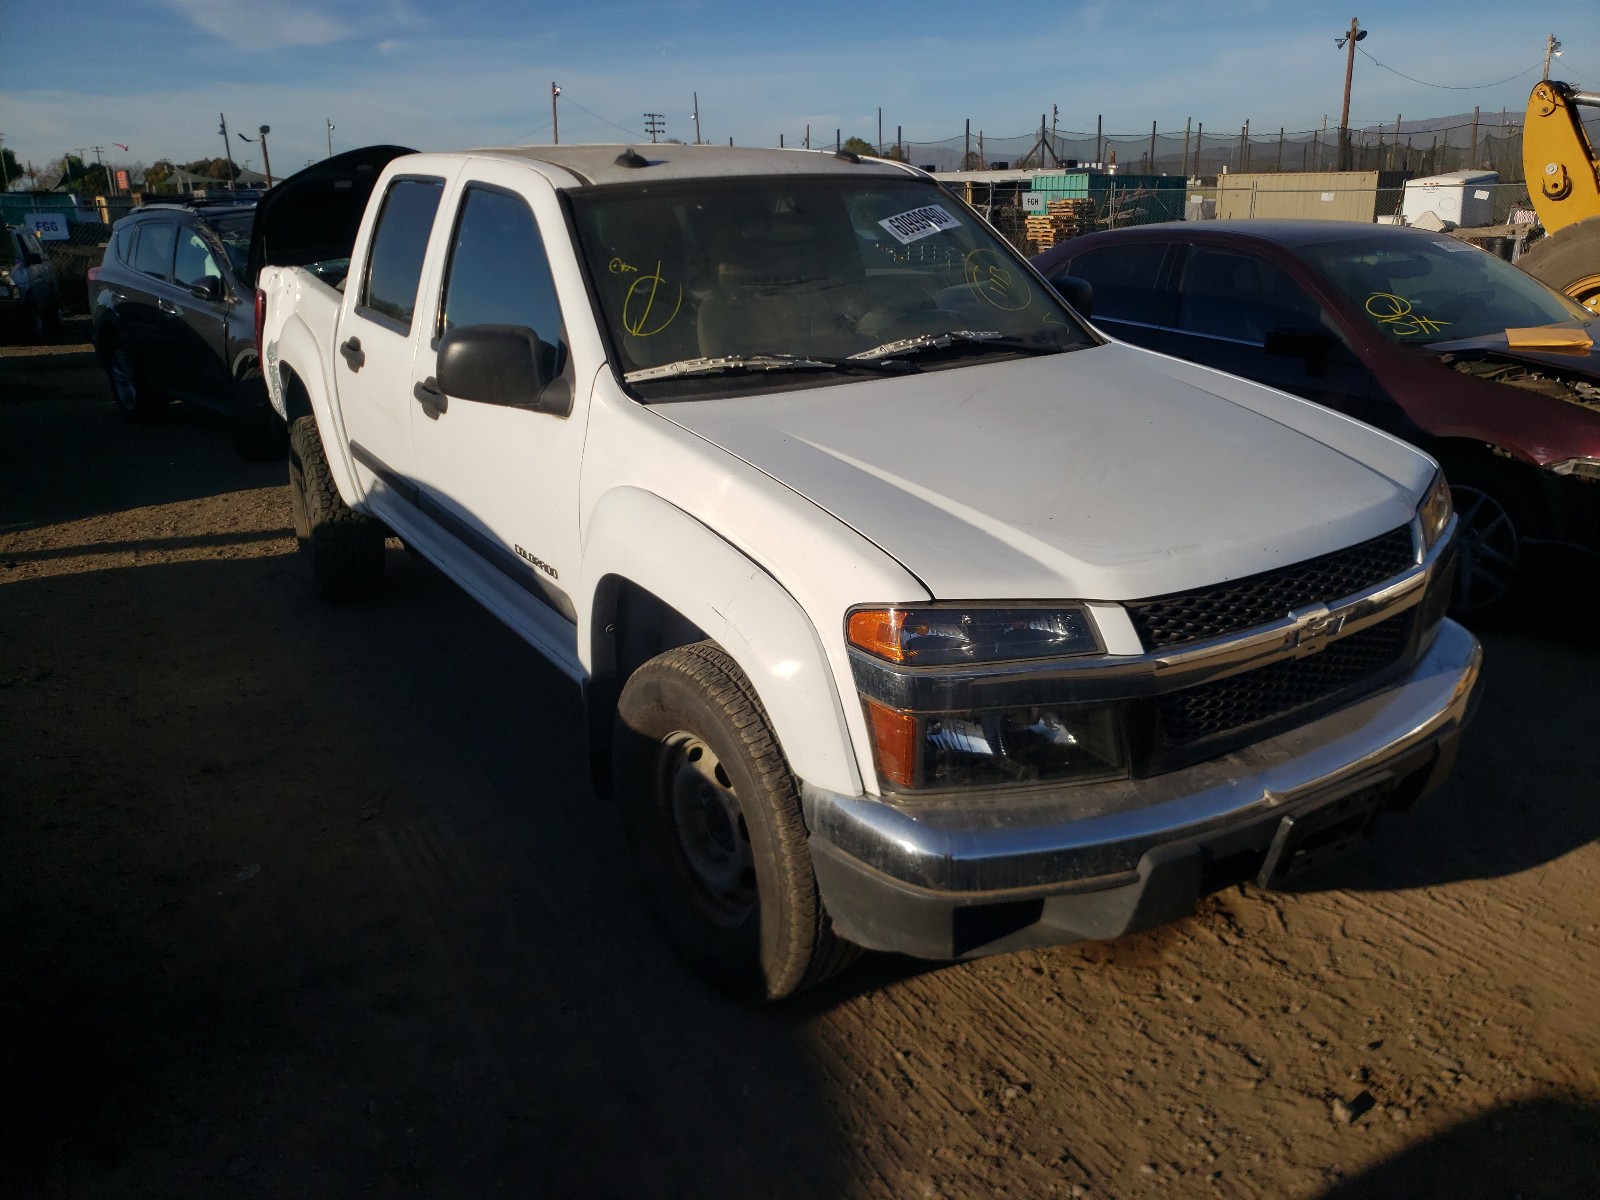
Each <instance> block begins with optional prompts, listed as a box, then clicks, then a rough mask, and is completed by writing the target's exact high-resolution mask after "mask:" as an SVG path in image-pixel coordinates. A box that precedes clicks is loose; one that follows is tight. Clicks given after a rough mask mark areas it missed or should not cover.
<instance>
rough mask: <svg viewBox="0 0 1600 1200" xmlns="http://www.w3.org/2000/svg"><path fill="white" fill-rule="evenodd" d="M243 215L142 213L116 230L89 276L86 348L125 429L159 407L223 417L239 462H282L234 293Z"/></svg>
mask: <svg viewBox="0 0 1600 1200" xmlns="http://www.w3.org/2000/svg"><path fill="white" fill-rule="evenodd" d="M254 213H255V209H254V207H253V206H251V205H238V204H231V205H223V206H216V207H207V208H188V207H184V206H182V205H178V204H147V205H145V206H144V207H143V208H140V209H139V210H138V211H136V212H134V213H133V214H132V215H130V216H127V217H124V218H123V219H122V220H120V221H118V222H117V224H116V226H115V228H114V229H113V230H112V232H111V241H110V244H109V245H108V246H107V247H106V253H105V259H104V261H102V262H101V264H100V265H99V266H98V267H96V268H95V269H94V270H92V271H91V272H90V273H89V304H90V310H91V312H92V313H93V314H94V344H95V348H96V350H98V351H99V354H100V361H101V362H102V363H103V364H104V366H105V369H106V374H107V375H109V376H110V379H111V397H112V399H113V400H114V401H115V402H116V405H117V408H118V409H120V410H121V412H122V414H123V415H124V416H125V417H127V418H128V419H129V420H134V421H141V420H147V419H149V418H151V417H154V416H156V415H157V414H158V413H159V412H160V411H161V409H162V408H164V407H165V405H166V402H167V401H168V400H169V399H175V400H185V401H188V402H190V403H193V404H199V405H202V406H204V407H206V408H210V409H215V410H217V411H219V412H222V413H226V414H227V415H228V416H230V417H231V418H232V420H233V436H234V445H235V446H236V447H237V448H238V450H239V453H240V454H242V455H243V456H244V457H246V458H271V457H274V456H276V455H278V454H281V453H283V449H284V444H285V443H284V435H283V429H282V424H281V422H279V421H278V420H277V419H276V414H274V413H273V412H272V409H271V407H270V406H269V405H268V404H267V400H266V388H265V386H264V385H263V383H262V380H261V372H260V369H259V367H258V365H257V362H256V341H255V338H256V327H255V292H254V290H253V289H251V288H249V287H246V286H245V285H244V283H243V279H244V270H245V263H246V260H247V258H248V256H249V249H250V222H251V219H252V218H253V216H254Z"/></svg>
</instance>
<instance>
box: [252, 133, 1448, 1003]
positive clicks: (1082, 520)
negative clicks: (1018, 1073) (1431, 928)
mask: <svg viewBox="0 0 1600 1200" xmlns="http://www.w3.org/2000/svg"><path fill="white" fill-rule="evenodd" d="M369 196H370V201H369ZM252 255H253V259H254V267H255V270H256V271H257V272H258V275H259V281H258V285H259V294H258V299H257V303H258V312H259V316H260V320H259V322H258V328H259V329H260V333H261V338H262V347H261V361H262V363H263V365H264V372H265V375H266V377H267V381H268V386H269V389H270V393H271V398H272V403H273V405H274V406H275V408H276V409H277V411H278V412H279V414H281V416H282V417H283V418H284V420H285V421H287V422H288V425H289V429H290V433H291V445H292V453H291V460H290V488H291V493H292V499H293V503H294V514H295V529H296V533H297V535H298V537H299V544H300V552H301V554H302V555H303V556H304V558H305V560H306V562H307V564H308V566H309V568H310V573H311V578H312V580H313V582H314V586H315V589H316V591H317V592H319V593H320V594H321V595H322V596H324V597H326V598H328V599H332V600H349V599H355V598H359V597H362V596H366V595H368V594H370V593H371V592H372V591H373V590H374V589H375V588H377V587H379V586H380V584H381V580H382V574H383V570H384V539H385V538H386V537H389V536H393V537H396V538H399V539H401V540H402V541H403V542H404V543H405V544H406V545H407V546H408V547H410V548H411V549H413V550H415V551H416V552H417V553H419V554H421V555H422V556H424V557H425V558H427V559H429V560H431V561H432V562H433V563H435V564H436V565H437V566H438V567H439V568H440V569H441V570H442V571H444V572H445V574H447V575H448V576H449V577H450V578H451V579H453V580H455V581H456V582H457V583H458V584H459V585H460V586H461V587H463V588H465V589H466V590H467V591H468V592H469V593H470V594H472V595H473V596H474V597H476V598H477V599H478V600H479V601H481V602H482V603H483V604H484V605H485V606H486V607H488V608H489V609H490V610H491V611H492V612H493V613H494V614H495V615H496V616H498V617H499V618H500V619H501V620H503V621H505V622H506V623H507V624H508V625H510V626H511V627H512V628H513V629H514V630H515V631H516V632H517V633H518V634H520V635H521V636H522V637H523V638H524V639H526V640H527V641H528V642H529V643H530V644H531V645H533V646H534V647H536V648H537V649H538V650H539V651H540V652H541V653H542V654H544V655H545V656H546V657H548V658H549V660H550V661H551V662H552V663H554V664H555V665H556V666H557V667H558V668H559V669H560V670H562V671H564V672H565V673H566V674H568V675H569V676H571V677H572V678H573V679H574V680H576V681H578V682H579V683H580V684H581V687H582V695H583V697H584V704H585V706H586V709H587V723H586V727H587V731H588V737H589V748H590V757H591V763H592V766H593V772H594V776H595V781H596V785H597V790H598V791H599V792H600V793H601V794H612V795H615V796H616V797H617V799H618V800H619V802H620V803H621V804H622V805H623V810H624V814H625V817H626V827H627V829H628V831H629V837H630V841H631V843H632V846H633V849H634V851H635V856H636V860H637V864H638V869H639V871H640V872H641V875H642V879H643V881H644V884H645V887H646V889H647V892H648V894H649V895H650V896H651V898H652V907H653V908H654V909H655V911H656V912H657V914H658V916H659V918H660V920H661V922H662V924H663V925H664V927H665V929H666V931H667V932H668V934H669V935H670V937H671V938H672V940H673V942H674V943H675V944H676V945H677V947H678V948H679V949H680V950H681V951H682V952H683V953H684V955H685V956H686V957H687V958H688V959H689V960H690V961H691V962H693V963H694V964H695V965H697V966H698V967H699V968H700V969H701V970H703V971H704V972H705V973H706V974H707V975H709V976H710V977H711V978H712V979H713V980H714V981H716V982H717V983H719V984H720V985H722V986H723V987H724V988H726V989H728V990H729V991H732V992H734V993H736V994H739V995H743V996H747V997H752V998H757V999H761V998H767V999H773V998H778V997H782V996H785V995H787V994H789V993H791V992H793V991H795V990H796V989H798V988H801V987H804V986H806V985H807V984H810V983H813V982H816V981H818V980H820V979H822V978H824V977H826V976H827V975H828V974H830V973H832V972H833V971H835V970H837V969H838V968H839V967H841V966H842V965H844V964H845V963H847V962H848V961H849V960H850V959H851V958H852V957H853V956H854V955H855V953H856V950H857V948H858V947H869V948H873V949H883V950H894V951H903V952H905V953H908V954H913V955H920V956H923V957H928V958H965V957H972V956H977V955H982V954H989V953H994V952H997V951H1004V950H1010V949H1015V948H1020V947H1029V946H1040V945H1047V944H1051V943H1056V942H1064V941H1071V940H1075V939H1082V938H1109V937H1114V936H1116V935H1118V934H1121V933H1125V932H1128V931H1131V930H1137V929H1144V928H1148V927H1150V926H1153V925H1156V924H1159V923H1162V922H1166V921H1170V920H1172V919H1174V918H1177V917H1180V916H1182V915H1184V914H1186V913H1188V912H1190V911H1192V910H1193V908H1194V905H1195V903H1196V900H1197V898H1198V897H1200V896H1203V895H1205V894H1207V893H1208V892H1210V891H1214V890H1216V889H1218V888H1221V887H1224V886H1228V885H1230V884H1234V883H1238V882H1240V881H1244V880H1256V881H1259V882H1260V883H1261V884H1263V885H1270V884H1272V883H1273V882H1275V881H1278V880H1281V879H1282V878H1284V877H1286V876H1289V875H1292V874H1294V873H1295V872H1297V871H1299V870H1301V869H1303V868H1304V867H1306V866H1307V865H1309V864H1311V863H1314V862H1316V861H1318V860H1320V859H1321V858H1323V857H1325V856H1326V855H1327V854H1328V853H1330V852H1332V851H1335V850H1337V849H1339V848H1341V847H1342V846H1344V845H1346V844H1347V843H1349V842H1351V841H1352V840H1355V839H1356V838H1358V837H1361V836H1363V835H1364V834H1365V833H1366V832H1367V831H1368V830H1369V829H1370V828H1371V826H1372V823H1373V821H1374V820H1375V819H1376V818H1377V816H1378V815H1379V814H1381V813H1383V812H1384V811H1386V810H1389V809H1393V808H1397V807H1403V806H1405V805H1408V804H1410V803H1412V802H1413V801H1415V800H1416V799H1417V798H1418V797H1419V796H1421V795H1423V794H1424V793H1426V792H1428V791H1429V790H1431V789H1433V788H1434V787H1436V786H1437V785H1438V784H1439V783H1440V782H1441V781H1442V780H1443V779H1444V777H1445V775H1446V774H1447V773H1448V771H1449V768H1450V765H1451V762H1452V760H1453V757H1454V752H1455V748H1456V743H1457V739H1458V736H1459V734H1460V732H1461V730H1462V728H1463V726H1464V725H1465V723H1466V721H1467V719H1468V716H1469V714H1470V711H1471V708H1472V704H1473V700H1474V698H1475V692H1476V686H1477V681H1478V672H1479V662H1480V651H1479V647H1478V644H1477V642H1476V641H1475V640H1474V639H1473V638H1472V636H1471V635H1470V634H1468V633H1467V632H1466V631H1464V630H1463V629H1461V628H1460V627H1459V626H1458V625H1456V624H1454V623H1452V622H1451V621H1449V620H1447V619H1445V618H1444V616H1443V613H1444V609H1445V604H1446V601H1447V598H1448V596H1449V592H1450V586H1449V584H1450V580H1449V576H1450V571H1451V565H1452V550H1451V543H1452V537H1453V534H1454V529H1455V518H1454V515H1453V514H1452V512H1451V510H1450V503H1449V492H1448V490H1447V489H1446V487H1445V484H1444V481H1443V479H1442V478H1441V476H1440V473H1439V470H1438V468H1437V466H1436V464H1435V463H1434V462H1433V461H1432V460H1430V459H1429V458H1428V457H1427V456H1426V455H1424V454H1421V453H1419V452H1418V451H1416V450H1414V449H1412V448H1411V447H1409V446H1407V445H1405V444H1403V443H1402V442H1400V441H1397V440H1396V439H1394V438H1392V437H1389V436H1387V435H1385V434H1382V433H1379V432H1377V431H1375V430H1373V429H1371V428H1369V427H1367V426H1365V425H1363V424H1360V423H1358V422H1355V421H1352V420H1349V419H1347V418H1345V417H1342V416H1340V415H1337V414H1335V413H1333V412H1330V411H1328V410H1327V409H1324V408H1320V407H1317V406H1316V405H1313V404H1310V403H1307V402H1304V401H1301V400H1298V399H1295V398H1293V397H1290V396H1287V395H1283V394H1281V393H1279V392H1276V391H1272V390H1270V389H1268V388H1264V387H1260V386H1257V385H1255V384H1251V383H1247V382H1244V381H1242V380H1239V379H1236V378H1233V377H1231V376H1228V375H1224V374H1221V373H1219V372H1216V371H1212V370H1207V369H1205V368H1201V367H1196V366H1191V365H1188V364H1185V363H1182V362H1178V361H1176V360H1173V359H1170V358H1166V357H1163V356H1160V355H1156V354H1152V353H1148V352H1146V351H1143V350H1138V349H1135V348H1132V347H1130V346H1127V345H1124V344H1121V343H1118V342H1115V341H1112V340H1109V339H1107V338H1106V337H1105V336H1104V335H1102V334H1100V333H1099V332H1097V331H1096V330H1095V329H1094V328H1093V327H1092V326H1090V325H1089V324H1087V323H1086V322H1085V321H1084V319H1082V318H1081V317H1080V316H1079V315H1078V314H1077V312H1075V311H1074V310H1073V309H1072V308H1070V307H1069V306H1068V305H1067V303H1065V302H1064V301H1063V299H1062V298H1061V295H1062V294H1067V295H1071V296H1074V297H1075V298H1077V300H1078V301H1079V303H1080V305H1081V306H1083V307H1087V306H1088V304H1089V302H1090V297H1089V296H1088V295H1087V294H1086V291H1085V289H1083V288H1080V287H1077V286H1075V284H1074V282H1073V281H1070V280H1059V281H1056V282H1057V285H1058V287H1059V289H1060V292H1059V293H1058V290H1057V289H1056V288H1053V287H1052V286H1050V285H1048V284H1047V282H1046V281H1045V280H1043V279H1042V278H1040V277H1039V276H1038V275H1037V274H1035V273H1034V272H1033V270H1032V269H1031V268H1030V267H1029V266H1028V265H1027V264H1026V263H1025V262H1024V261H1023V260H1021V259H1020V258H1019V257H1018V256H1017V255H1016V254H1015V253H1014V252H1013V251H1012V250H1011V249H1010V248H1009V247H1008V246H1007V245H1006V244H1005V243H1004V242H1003V241H1002V240H1001V239H1000V238H999V237H998V236H996V234H995V233H994V232H993V231H992V230H991V229H990V228H989V227H988V226H987V225H985V223H984V222H983V221H982V219H981V218H979V217H978V216H977V215H976V214H975V213H974V212H973V211H972V210H971V209H969V208H967V207H966V206H965V205H964V204H962V203H961V202H960V201H959V200H957V199H955V198H953V197H952V196H950V195H949V194H948V193H946V192H945V191H943V190H942V189H941V188H940V187H939V186H938V185H937V184H936V183H935V182H934V181H933V180H932V179H931V178H930V177H929V176H927V175H925V174H923V173H922V172H920V171H917V170H915V169H912V168H909V167H906V166H904V165H901V164H897V163H890V162H882V161H876V160H872V159H861V158H857V157H856V156H854V155H851V154H848V153H840V154H830V153H816V152H809V151H794V150H790V151H782V150H756V149H733V148H726V147H704V146H677V145H674V146H665V145H659V146H658V145H651V146H642V147H639V148H638V150H637V151H635V150H627V149H623V148H621V147H617V146H552V147H539V148H520V149H499V150H472V151H465V152H461V153H450V154H411V153H405V152H402V151H400V150H398V148H393V147H386V148H374V149H372V150H370V151H357V152H353V153H352V154H350V155H345V156H341V157H340V158H336V159H331V160H329V161H328V162H326V163H323V164H319V165H318V166H317V167H315V168H311V169H308V170H307V171H306V172H303V173H302V175H301V176H298V177H296V178H295V179H292V180H290V181H289V182H288V183H286V184H284V185H281V186H280V187H279V188H278V189H275V190H274V191H273V192H272V193H269V196H268V198H267V199H266V200H265V201H263V203H262V204H261V206H260V210H259V214H258V217H257V220H256V225H255V229H254V235H253V239H252ZM529 736H530V737H537V736H538V735H537V734H533V733H530V735H529ZM567 802H568V803H572V804H582V803H586V802H587V801H586V798H585V797H584V796H576V795H575V796H571V797H569V798H568V799H567Z"/></svg>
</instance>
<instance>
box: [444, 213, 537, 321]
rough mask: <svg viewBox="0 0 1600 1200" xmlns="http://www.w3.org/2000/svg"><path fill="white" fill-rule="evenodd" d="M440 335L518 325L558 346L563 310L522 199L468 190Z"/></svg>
mask: <svg viewBox="0 0 1600 1200" xmlns="http://www.w3.org/2000/svg"><path fill="white" fill-rule="evenodd" d="M442 310H443V315H442V318H441V327H440V332H441V333H443V332H445V331H446V330H449V329H453V328H455V327H456V326H458V325H522V326H525V327H526V328H528V329H531V330H533V331H534V332H535V333H536V334H538V335H539V338H540V340H541V341H543V342H546V343H549V344H552V345H553V344H555V343H557V342H559V341H560V340H561V305H560V303H559V302H558V301H557V299H556V285H555V280H554V279H553V278H552V277H551V275H550V259H549V256H548V255H547V254H546V253H545V248H544V241H543V239H541V238H540V236H539V226H538V223H537V222H536V221H535V220H534V216H533V212H532V211H531V210H530V209H529V208H528V205H527V203H526V202H525V201H524V200H523V199H522V198H521V197H520V196H513V195H511V194H510V193H508V192H502V191H499V190H497V189H493V188H487V187H476V186H473V187H468V188H467V190H466V192H465V194H464V196H463V199H462V201H461V208H460V213H459V216H458V217H457V219H456V232H455V237H454V239H452V242H451V247H450V267H449V274H448V276H447V277H446V281H445V292H444V304H443V306H442Z"/></svg>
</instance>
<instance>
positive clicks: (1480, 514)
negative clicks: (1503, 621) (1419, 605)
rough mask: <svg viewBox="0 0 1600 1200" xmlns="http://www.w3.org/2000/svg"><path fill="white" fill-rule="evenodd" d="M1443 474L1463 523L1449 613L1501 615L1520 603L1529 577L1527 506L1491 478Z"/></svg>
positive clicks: (1460, 526) (1458, 516)
mask: <svg viewBox="0 0 1600 1200" xmlns="http://www.w3.org/2000/svg"><path fill="white" fill-rule="evenodd" d="M1445 475H1446V478H1448V479H1449V480H1450V498H1451V502H1452V504H1453V505H1454V506H1455V510H1456V516H1457V518H1458V520H1459V522H1460V524H1459V527H1458V533H1457V535H1456V577H1455V587H1454V590H1453V592H1452V594H1451V597H1450V613H1451V615H1452V616H1457V617H1469V618H1470V617H1487V616H1491V615H1494V614H1497V613H1501V612H1503V611H1504V610H1505V609H1507V608H1509V607H1510V605H1511V603H1512V602H1513V601H1514V599H1515V598H1516V595H1517V592H1518V587H1519V585H1520V584H1521V582H1522V579H1523V575H1524V574H1525V573H1526V567H1527V563H1526V559H1527V546H1526V538H1527V536H1528V517H1527V510H1526V506H1525V505H1524V504H1523V503H1522V502H1521V497H1520V496H1519V495H1518V493H1517V490H1516V489H1515V488H1514V487H1511V486H1509V485H1508V481H1506V480H1503V479H1500V478H1497V477H1491V476H1490V475H1489V474H1488V473H1482V474H1480V473H1476V472H1469V473H1463V474H1462V475H1461V477H1460V478H1459V479H1458V478H1456V477H1455V476H1452V475H1451V474H1450V473H1449V472H1448V471H1446V473H1445Z"/></svg>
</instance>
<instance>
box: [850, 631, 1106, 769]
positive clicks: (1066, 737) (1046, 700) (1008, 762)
mask: <svg viewBox="0 0 1600 1200" xmlns="http://www.w3.org/2000/svg"><path fill="white" fill-rule="evenodd" d="M846 636H847V638H848V640H849V642H850V645H851V646H852V647H853V648H854V649H855V650H857V651H859V652H861V653H860V654H859V655H858V656H857V659H856V672H857V680H858V682H859V683H861V684H862V696H861V700H862V705H863V707H864V709H865V711H866V716H867V725H868V728H869V729H870V730H871V733H872V747H873V759H874V761H875V762H876V764H877V768H878V776H879V778H880V779H881V780H882V781H883V782H884V784H885V785H886V786H887V787H889V788H890V789H892V790H895V791H918V792H920V791H944V790H948V789H952V788H973V787H1006V786H1011V787H1017V786H1025V785H1028V784H1035V783H1081V782H1088V781H1090V780H1101V779H1120V778H1126V776H1127V773H1128V756H1127V751H1126V747H1125V738H1124V737H1123V724H1124V722H1123V719H1122V711H1121V705H1120V704H1117V703H1095V704H1083V703H1067V702H1056V701H1055V699H1054V698H1052V697H1051V696H1050V695H1049V694H1048V693H1049V691H1050V688H1049V685H1048V684H1045V685H1043V687H1042V689H1041V690H1040V693H1039V694H1038V696H1037V697H1033V696H1030V697H1029V699H1030V700H1033V703H1029V704H1017V703H1013V704H1011V705H1008V706H1006V707H1003V708H968V707H966V706H964V705H963V703H962V701H961V700H960V699H958V698H957V696H956V695H955V694H954V693H952V694H950V695H947V696H945V697H944V698H943V702H940V701H934V702H933V703H930V704H928V705H927V706H926V707H925V708H918V709H916V710H911V709H906V708H901V707H896V706H895V704H894V702H893V701H890V702H888V703H886V702H884V700H883V699H879V698H877V697H885V698H887V697H888V696H890V695H893V694H895V692H896V689H894V688H892V687H891V688H888V689H880V688H879V687H878V686H877V684H878V683H880V682H882V681H885V680H894V679H900V680H902V681H903V680H904V679H905V678H907V677H908V676H910V675H912V674H915V675H917V676H919V677H921V678H923V679H926V678H928V676H927V675H923V674H922V672H921V671H920V670H918V668H939V667H958V666H974V665H980V664H992V663H1007V662H1019V661H1028V660H1037V659H1047V658H1063V657H1069V656H1073V655H1082V654H1097V653H1100V652H1101V650H1102V645H1101V642H1100V636H1099V633H1098V632H1097V631H1096V629H1095V626H1094V622H1093V621H1092V620H1091V619H1090V617H1089V614H1088V612H1087V611H1085V609H1084V607H1083V606H1082V605H1077V604H1059V603H1057V604H1041V605H1006V606H1004V607H996V608H989V607H984V606H981V605H937V604H933V605H916V606H907V607H904V608H900V607H891V608H865V609H857V610H856V611H854V612H852V613H851V614H850V615H849V617H848V618H847V620H846ZM929 674H930V675H931V676H932V677H935V678H938V677H941V676H942V674H943V673H942V672H940V671H938V670H936V669H935V670H933V671H931V672H930V673H929ZM958 674H960V673H958ZM947 706H948V708H947Z"/></svg>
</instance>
